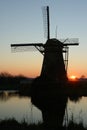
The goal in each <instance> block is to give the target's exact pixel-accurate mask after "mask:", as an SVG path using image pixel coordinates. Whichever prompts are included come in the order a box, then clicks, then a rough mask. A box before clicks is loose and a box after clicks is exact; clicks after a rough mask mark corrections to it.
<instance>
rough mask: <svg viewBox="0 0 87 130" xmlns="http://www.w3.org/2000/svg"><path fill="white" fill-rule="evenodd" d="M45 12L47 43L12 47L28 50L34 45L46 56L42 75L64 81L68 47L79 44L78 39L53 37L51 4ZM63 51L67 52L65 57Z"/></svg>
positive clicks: (13, 45)
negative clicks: (51, 32)
mask: <svg viewBox="0 0 87 130" xmlns="http://www.w3.org/2000/svg"><path fill="white" fill-rule="evenodd" d="M45 12H46V13H45V21H46V23H45V24H46V31H47V41H46V43H45V44H44V43H23V44H11V48H12V51H18V50H25V51H26V50H28V48H29V47H30V46H34V47H35V48H36V49H37V50H38V51H39V52H40V53H41V54H43V56H44V58H43V64H42V70H41V75H40V76H41V77H45V78H47V79H50V80H53V81H54V80H56V81H58V82H59V81H64V80H66V78H67V66H68V48H69V46H72V45H78V40H77V39H75V38H72V39H60V40H58V39H55V38H54V39H51V38H50V19H49V6H46V7H45ZM63 53H64V54H65V58H64V56H63Z"/></svg>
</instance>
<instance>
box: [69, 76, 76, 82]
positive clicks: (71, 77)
mask: <svg viewBox="0 0 87 130" xmlns="http://www.w3.org/2000/svg"><path fill="white" fill-rule="evenodd" d="M69 79H70V80H72V81H76V80H77V77H76V76H75V75H71V76H70V77H69Z"/></svg>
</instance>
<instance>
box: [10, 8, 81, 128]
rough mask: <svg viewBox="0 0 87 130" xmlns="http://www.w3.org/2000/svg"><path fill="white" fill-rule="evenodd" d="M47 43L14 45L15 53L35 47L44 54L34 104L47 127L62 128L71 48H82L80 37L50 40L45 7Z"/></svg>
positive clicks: (34, 90)
mask: <svg viewBox="0 0 87 130" xmlns="http://www.w3.org/2000/svg"><path fill="white" fill-rule="evenodd" d="M44 18H45V25H46V26H45V27H46V29H45V30H46V33H47V41H46V43H45V44H44V43H23V44H11V48H12V51H26V50H28V49H29V48H30V47H32V46H33V47H35V48H36V49H37V50H38V51H39V52H40V53H41V54H43V56H44V58H43V64H42V70H41V74H40V76H39V77H37V78H35V80H34V81H33V83H32V88H31V97H32V102H33V103H34V104H35V105H36V106H37V107H38V108H39V109H41V110H42V115H43V120H44V122H45V124H46V126H49V127H53V129H54V128H56V127H57V125H58V127H62V123H63V117H64V112H65V107H66V102H67V95H66V94H65V91H66V90H65V86H66V83H67V67H68V52H69V46H74V45H78V44H79V43H78V39H77V38H71V39H70V38H69V39H68V38H67V39H60V40H58V39H56V38H52V39H51V38H50V20H49V7H48V6H46V7H45V17H44Z"/></svg>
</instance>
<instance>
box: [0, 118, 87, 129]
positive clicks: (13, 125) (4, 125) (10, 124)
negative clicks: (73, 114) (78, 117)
mask: <svg viewBox="0 0 87 130" xmlns="http://www.w3.org/2000/svg"><path fill="white" fill-rule="evenodd" d="M2 129H5V130H6V129H7V130H12V129H13V130H14V129H15V130H25V129H28V130H47V129H49V130H55V129H54V128H46V127H45V125H44V124H37V125H36V124H31V125H28V124H27V123H26V122H25V121H23V122H21V123H19V122H17V121H16V120H15V119H8V120H2V121H0V130H2ZM56 130H60V129H58V128H57V129H56ZM63 130H87V128H84V127H83V125H82V124H79V125H78V124H75V123H73V122H70V124H69V126H68V127H67V128H66V127H63Z"/></svg>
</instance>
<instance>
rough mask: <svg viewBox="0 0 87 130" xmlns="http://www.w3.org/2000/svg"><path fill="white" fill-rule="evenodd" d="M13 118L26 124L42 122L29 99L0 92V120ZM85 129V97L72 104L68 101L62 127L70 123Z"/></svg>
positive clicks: (86, 119) (14, 93)
mask: <svg viewBox="0 0 87 130" xmlns="http://www.w3.org/2000/svg"><path fill="white" fill-rule="evenodd" d="M8 118H15V119H16V120H17V121H19V122H21V121H23V120H25V121H26V122H27V123H28V124H31V123H36V124H37V123H38V122H43V119H42V112H41V111H40V110H39V109H38V108H37V107H36V106H34V105H33V104H32V103H31V98H30V97H22V96H20V95H19V94H18V92H11V91H10V92H8V91H5V92H3V93H2V92H0V120H2V119H8ZM72 120H73V122H75V123H77V124H79V123H82V124H83V126H84V127H87V97H84V96H83V97H81V98H80V99H79V100H78V101H76V102H74V101H71V100H70V99H68V102H67V107H66V110H65V116H64V121H63V125H68V123H69V122H70V121H72Z"/></svg>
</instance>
